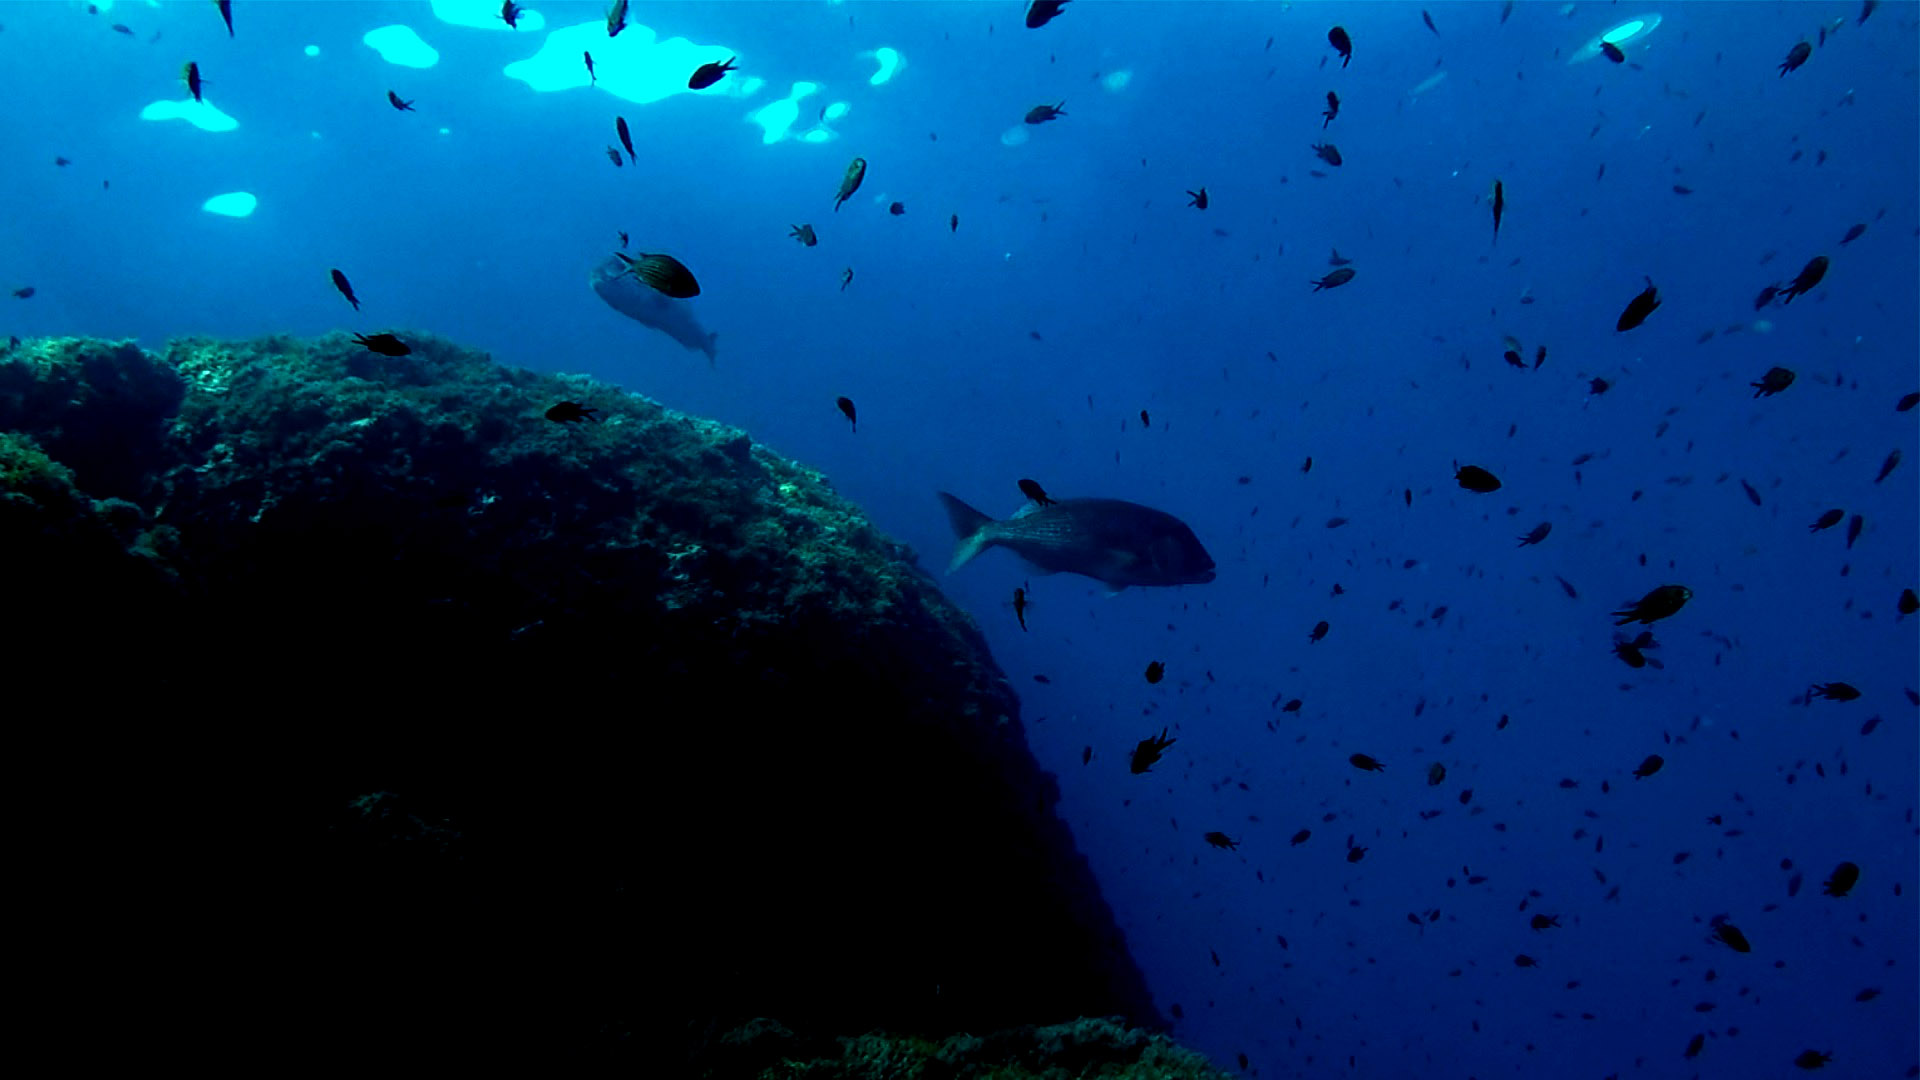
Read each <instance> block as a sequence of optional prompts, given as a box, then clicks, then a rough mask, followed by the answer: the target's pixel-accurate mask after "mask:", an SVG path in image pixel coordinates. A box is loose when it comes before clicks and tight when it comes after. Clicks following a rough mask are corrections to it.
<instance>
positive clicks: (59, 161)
mask: <svg viewBox="0 0 1920 1080" xmlns="http://www.w3.org/2000/svg"><path fill="white" fill-rule="evenodd" d="M53 163H54V164H55V165H56V166H58V167H60V168H62V169H64V168H66V167H67V166H69V165H71V164H73V159H72V158H63V157H57V158H54V159H53Z"/></svg>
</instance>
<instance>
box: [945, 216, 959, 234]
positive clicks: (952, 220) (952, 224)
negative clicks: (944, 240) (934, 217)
mask: <svg viewBox="0 0 1920 1080" xmlns="http://www.w3.org/2000/svg"><path fill="white" fill-rule="evenodd" d="M947 231H948V232H950V233H956V232H959V231H960V215H959V214H954V215H952V216H950V217H948V218H947Z"/></svg>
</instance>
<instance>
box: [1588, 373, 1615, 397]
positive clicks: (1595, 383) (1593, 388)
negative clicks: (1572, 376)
mask: <svg viewBox="0 0 1920 1080" xmlns="http://www.w3.org/2000/svg"><path fill="white" fill-rule="evenodd" d="M1611 389H1613V384H1612V383H1610V382H1608V381H1607V380H1605V379H1602V378H1600V377H1599V376H1597V375H1596V376H1594V377H1593V378H1592V379H1590V380H1588V382H1587V393H1589V394H1593V395H1599V394H1604V393H1606V392H1607V391H1608V390H1611Z"/></svg>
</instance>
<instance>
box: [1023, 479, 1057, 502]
mask: <svg viewBox="0 0 1920 1080" xmlns="http://www.w3.org/2000/svg"><path fill="white" fill-rule="evenodd" d="M1020 494H1022V495H1025V496H1026V497H1027V498H1029V499H1032V500H1033V503H1034V505H1035V506H1052V505H1053V500H1052V499H1050V498H1048V497H1047V489H1046V488H1043V487H1041V486H1040V482H1039V481H1037V480H1027V479H1022V480H1021V481H1020Z"/></svg>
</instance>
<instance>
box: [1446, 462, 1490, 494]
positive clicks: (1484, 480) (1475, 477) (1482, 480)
mask: <svg viewBox="0 0 1920 1080" xmlns="http://www.w3.org/2000/svg"><path fill="white" fill-rule="evenodd" d="M1453 478H1454V480H1455V481H1457V482H1458V483H1459V485H1460V486H1461V487H1463V488H1465V489H1467V490H1468V491H1471V492H1474V493H1476V494H1480V495H1485V494H1487V493H1488V492H1491V491H1499V490H1500V478H1499V477H1497V476H1495V475H1493V474H1492V473H1490V472H1488V471H1487V470H1485V469H1483V468H1481V467H1480V466H1478V465H1459V466H1456V467H1455V469H1454V471H1453Z"/></svg>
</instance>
